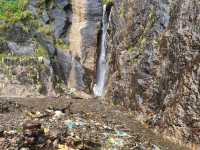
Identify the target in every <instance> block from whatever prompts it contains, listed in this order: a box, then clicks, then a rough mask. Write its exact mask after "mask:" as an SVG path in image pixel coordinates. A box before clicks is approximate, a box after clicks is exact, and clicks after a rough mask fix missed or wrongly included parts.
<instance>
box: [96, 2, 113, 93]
mask: <svg viewBox="0 0 200 150" xmlns="http://www.w3.org/2000/svg"><path fill="white" fill-rule="evenodd" d="M109 15H110V10H109V9H108V6H107V5H104V6H103V17H102V28H101V30H102V32H101V33H102V35H101V46H100V54H99V58H98V62H97V73H96V84H95V85H94V88H93V92H94V95H95V96H102V94H103V90H104V85H105V82H106V72H107V69H108V64H107V61H106V54H107V52H106V50H107V48H106V35H107V30H108V26H109Z"/></svg>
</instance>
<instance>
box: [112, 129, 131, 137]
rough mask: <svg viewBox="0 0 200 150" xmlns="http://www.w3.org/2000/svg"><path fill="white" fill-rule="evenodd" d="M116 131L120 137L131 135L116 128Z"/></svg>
mask: <svg viewBox="0 0 200 150" xmlns="http://www.w3.org/2000/svg"><path fill="white" fill-rule="evenodd" d="M115 133H116V134H117V136H119V137H129V135H128V134H127V133H126V132H124V131H120V130H115Z"/></svg>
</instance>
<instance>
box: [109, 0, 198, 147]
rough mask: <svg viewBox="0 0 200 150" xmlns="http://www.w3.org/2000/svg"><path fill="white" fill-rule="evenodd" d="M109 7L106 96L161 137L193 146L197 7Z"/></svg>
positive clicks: (171, 3) (149, 3)
mask: <svg viewBox="0 0 200 150" xmlns="http://www.w3.org/2000/svg"><path fill="white" fill-rule="evenodd" d="M113 4H114V6H113V8H112V12H111V22H110V24H111V26H110V34H109V35H108V36H109V41H108V46H109V49H108V50H109V53H110V54H109V55H110V81H109V83H108V88H107V89H108V92H107V95H110V97H111V99H112V101H114V102H115V103H121V104H123V105H125V106H127V107H129V108H132V109H134V110H136V111H137V112H139V113H140V114H141V113H143V114H144V116H146V117H147V118H148V119H147V120H148V121H147V122H148V123H149V124H151V125H153V126H159V127H160V128H161V129H162V131H165V132H166V134H168V135H169V134H170V135H173V136H175V137H176V138H178V139H185V140H186V139H189V141H190V142H194V141H196V143H198V144H199V141H200V137H199V128H200V127H199V126H198V124H199V123H198V122H199V116H198V114H199V105H198V103H199V100H200V97H199V94H200V88H199V87H200V85H199V64H200V62H199V57H200V51H199V50H200V49H199V48H200V47H199V46H200V32H199V24H200V12H199V10H200V3H199V2H198V1H196V0H191V1H186V0H182V1H171V0H165V1H154V0H151V1H140V0H136V1H129V2H128V1H118V0H115V1H114V3H113ZM152 114H154V115H153V117H152Z"/></svg>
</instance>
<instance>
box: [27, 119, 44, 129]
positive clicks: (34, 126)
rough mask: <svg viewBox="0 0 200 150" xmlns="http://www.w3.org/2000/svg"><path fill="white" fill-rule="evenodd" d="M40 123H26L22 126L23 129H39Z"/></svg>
mask: <svg viewBox="0 0 200 150" xmlns="http://www.w3.org/2000/svg"><path fill="white" fill-rule="evenodd" d="M40 128H41V123H39V122H35V121H27V122H25V123H24V124H23V129H40Z"/></svg>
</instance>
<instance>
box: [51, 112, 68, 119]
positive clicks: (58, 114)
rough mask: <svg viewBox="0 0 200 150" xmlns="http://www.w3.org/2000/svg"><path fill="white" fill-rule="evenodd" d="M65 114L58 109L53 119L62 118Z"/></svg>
mask: <svg viewBox="0 0 200 150" xmlns="http://www.w3.org/2000/svg"><path fill="white" fill-rule="evenodd" d="M64 116H65V114H64V113H63V112H61V111H58V110H57V111H55V114H54V116H53V118H52V119H53V120H57V119H61V118H62V117H64Z"/></svg>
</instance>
